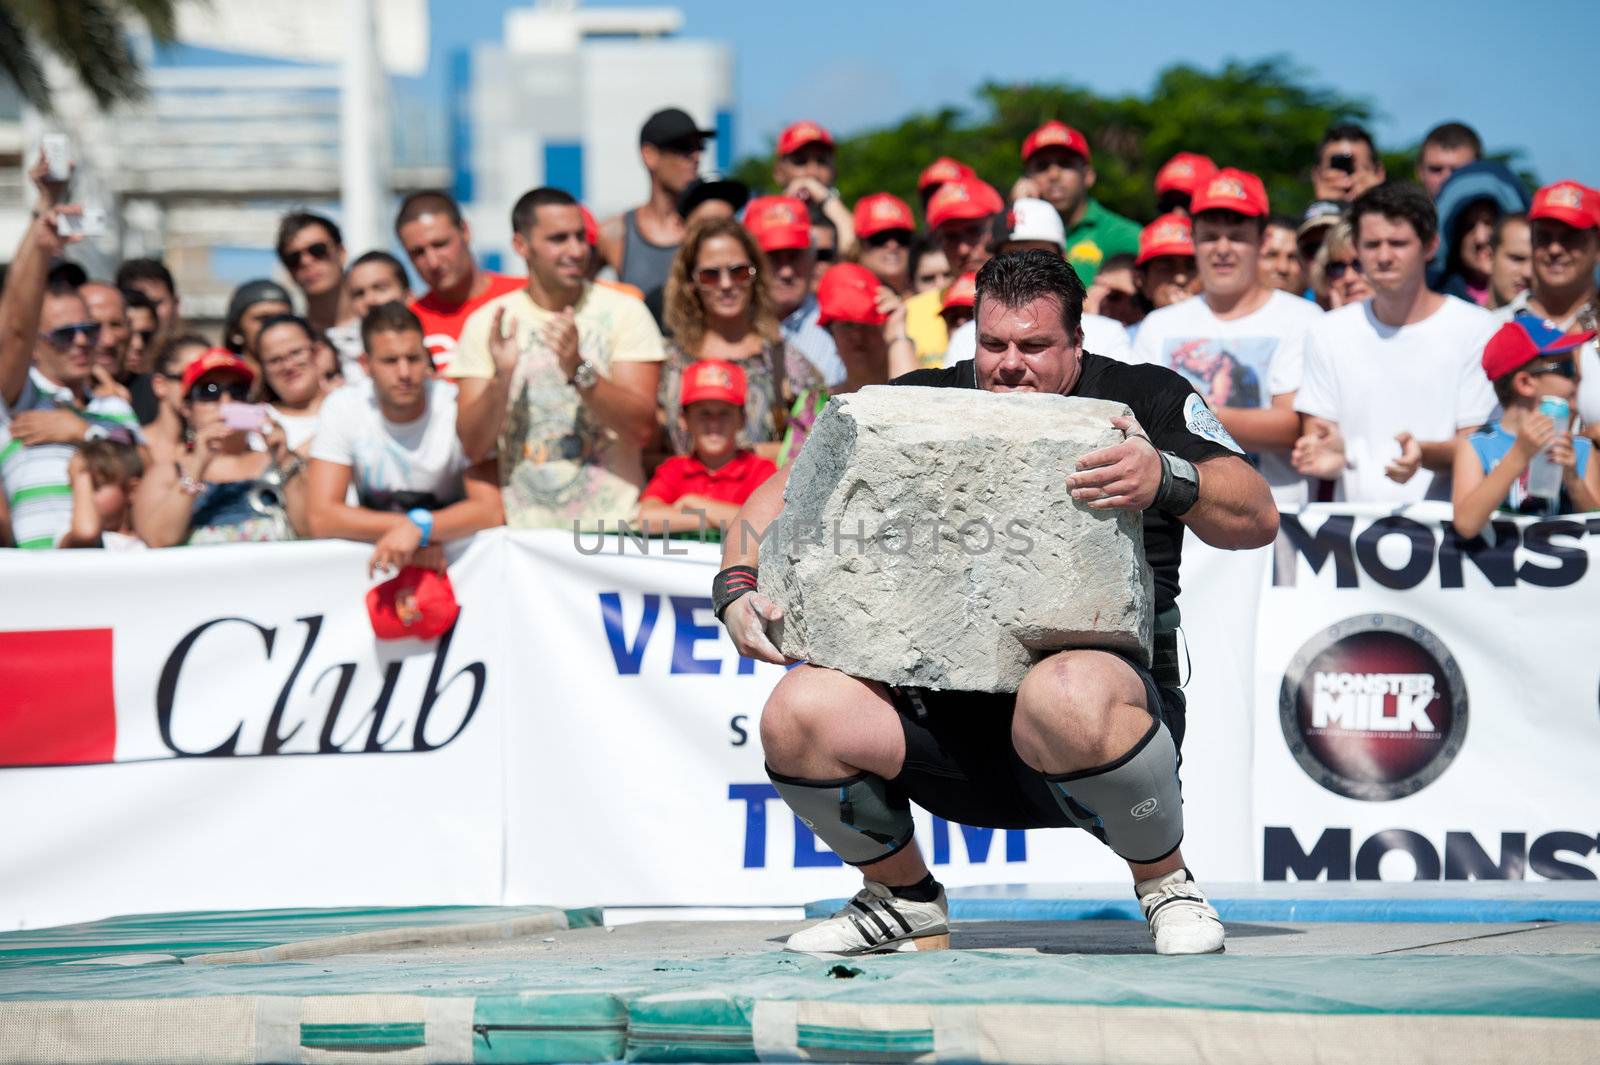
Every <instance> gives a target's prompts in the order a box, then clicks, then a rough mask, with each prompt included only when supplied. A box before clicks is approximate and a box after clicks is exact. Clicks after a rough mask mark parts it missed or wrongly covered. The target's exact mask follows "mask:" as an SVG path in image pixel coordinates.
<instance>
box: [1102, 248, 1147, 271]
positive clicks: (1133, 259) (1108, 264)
mask: <svg viewBox="0 0 1600 1065" xmlns="http://www.w3.org/2000/svg"><path fill="white" fill-rule="evenodd" d="M1138 265H1139V257H1138V256H1136V255H1134V254H1133V252H1131V251H1119V252H1117V254H1115V255H1108V256H1106V261H1105V262H1103V263H1101V264H1100V273H1102V274H1103V273H1106V272H1107V271H1112V270H1133V269H1135V268H1136V267H1137V266H1138Z"/></svg>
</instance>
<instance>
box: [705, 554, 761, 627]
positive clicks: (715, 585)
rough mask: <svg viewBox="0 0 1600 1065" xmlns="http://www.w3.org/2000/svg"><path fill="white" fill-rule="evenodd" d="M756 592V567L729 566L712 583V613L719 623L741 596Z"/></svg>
mask: <svg viewBox="0 0 1600 1065" xmlns="http://www.w3.org/2000/svg"><path fill="white" fill-rule="evenodd" d="M755 590H756V568H755V567H754V566H729V567H728V568H727V569H725V570H722V571H721V572H720V573H718V574H717V575H716V577H715V578H714V579H713V580H712V581H711V613H712V615H714V616H715V617H716V619H717V620H718V621H721V620H722V615H724V614H726V613H727V612H728V608H729V607H730V606H732V605H733V604H734V603H735V602H736V601H737V600H738V598H739V597H740V596H741V595H745V594H747V593H749V592H753V591H755Z"/></svg>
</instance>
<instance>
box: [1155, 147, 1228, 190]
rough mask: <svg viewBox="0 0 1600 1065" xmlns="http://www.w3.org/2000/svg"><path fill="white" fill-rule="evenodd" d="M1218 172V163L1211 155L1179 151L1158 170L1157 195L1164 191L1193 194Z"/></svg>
mask: <svg viewBox="0 0 1600 1065" xmlns="http://www.w3.org/2000/svg"><path fill="white" fill-rule="evenodd" d="M1216 173H1217V164H1216V163H1213V162H1212V161H1211V157H1210V156H1209V155H1197V154H1196V153H1194V152H1179V153H1178V154H1177V155H1174V156H1173V157H1172V158H1171V159H1168V160H1167V161H1166V162H1165V163H1164V164H1163V165H1162V167H1161V169H1160V170H1157V171H1156V195H1157V196H1160V195H1161V194H1162V193H1164V192H1186V193H1188V194H1189V195H1190V196H1193V195H1194V194H1195V193H1196V192H1197V191H1199V190H1200V188H1201V187H1202V186H1203V185H1205V184H1206V182H1208V181H1210V180H1211V179H1212V178H1213V177H1214V176H1215V175H1216Z"/></svg>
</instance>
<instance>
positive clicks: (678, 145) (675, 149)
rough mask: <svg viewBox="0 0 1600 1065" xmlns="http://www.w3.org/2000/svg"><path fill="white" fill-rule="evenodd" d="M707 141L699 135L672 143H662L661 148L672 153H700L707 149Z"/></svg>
mask: <svg viewBox="0 0 1600 1065" xmlns="http://www.w3.org/2000/svg"><path fill="white" fill-rule="evenodd" d="M705 149H706V142H705V141H703V140H700V139H699V138H698V137H695V138H691V139H689V140H681V141H673V142H672V143H671V144H663V145H661V150H662V151H664V152H669V153H671V154H672V155H699V154H700V153H701V152H703V151H705Z"/></svg>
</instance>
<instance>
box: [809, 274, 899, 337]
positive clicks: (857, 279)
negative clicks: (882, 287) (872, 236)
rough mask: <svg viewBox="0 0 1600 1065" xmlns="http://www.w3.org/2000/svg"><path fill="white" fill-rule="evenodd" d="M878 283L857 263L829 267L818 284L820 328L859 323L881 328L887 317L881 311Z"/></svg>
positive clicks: (872, 275)
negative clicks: (836, 323)
mask: <svg viewBox="0 0 1600 1065" xmlns="http://www.w3.org/2000/svg"><path fill="white" fill-rule="evenodd" d="M878 288H879V282H878V279H877V277H876V276H874V274H873V273H872V271H871V270H868V269H867V268H866V267H865V266H861V265H859V264H858V263H837V264H835V265H833V266H830V267H828V270H827V273H825V274H823V275H822V280H821V281H818V282H817V305H818V308H819V310H820V311H821V313H820V314H819V315H818V316H817V324H818V325H827V324H828V323H829V322H859V323H861V324H862V325H882V324H883V323H884V321H885V320H887V319H888V317H889V316H888V315H886V314H884V313H883V312H882V311H880V310H878Z"/></svg>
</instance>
